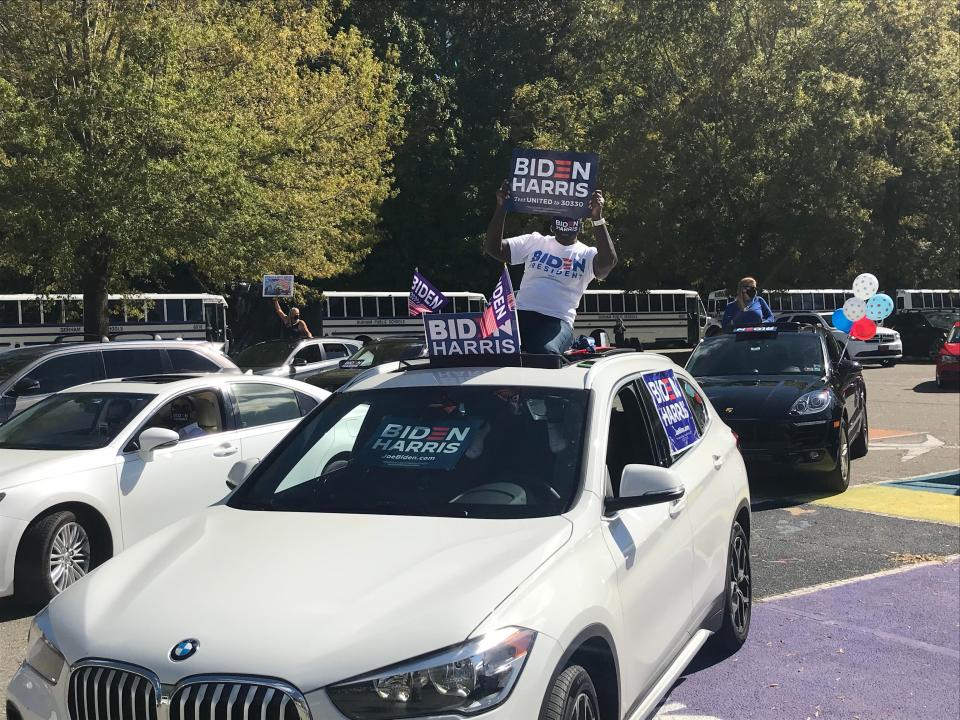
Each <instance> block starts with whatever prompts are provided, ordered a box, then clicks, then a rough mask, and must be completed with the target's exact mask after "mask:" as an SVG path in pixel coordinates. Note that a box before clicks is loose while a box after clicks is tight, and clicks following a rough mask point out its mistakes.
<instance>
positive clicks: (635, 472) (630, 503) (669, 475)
mask: <svg viewBox="0 0 960 720" xmlns="http://www.w3.org/2000/svg"><path fill="white" fill-rule="evenodd" d="M685 492H686V490H685V489H684V487H683V483H682V482H681V481H680V478H679V476H678V475H677V474H676V473H675V472H674V471H673V470H670V469H669V468H662V467H659V466H657V465H627V466H626V467H625V468H624V469H623V474H622V475H621V476H620V497H616V498H607V499H606V500H605V501H604V506H603V509H604V514H606V515H613V514H614V513H616V512H618V511H620V510H626V509H628V508H638V507H646V506H647V505H659V504H660V503H665V502H673V501H674V500H679V499H680V498H682V497H683V495H684V493H685Z"/></svg>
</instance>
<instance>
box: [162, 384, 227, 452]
mask: <svg viewBox="0 0 960 720" xmlns="http://www.w3.org/2000/svg"><path fill="white" fill-rule="evenodd" d="M223 418H224V416H223V403H222V402H221V401H220V394H219V393H217V392H216V391H214V390H194V391H192V392H189V393H185V394H183V395H179V396H178V397H176V398H174V399H173V400H171V401H169V402H168V403H166V404H165V405H164V406H163V407H161V408H160V409H159V410H157V411H156V412H155V413H154V414H153V415H151V416H150V419H149V420H148V421H147V423H146V425H145V426H144V429H146V428H152V427H160V428H166V429H167V430H173V431H174V432H175V433H177V435H179V436H180V439H181V440H192V439H194V438H200V437H205V436H207V435H215V434H216V433H219V432H222V431H223V429H224V419H223Z"/></svg>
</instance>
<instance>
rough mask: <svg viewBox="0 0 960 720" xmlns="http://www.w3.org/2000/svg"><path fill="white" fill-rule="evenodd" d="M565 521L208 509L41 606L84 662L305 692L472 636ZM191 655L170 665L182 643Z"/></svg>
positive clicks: (560, 534) (550, 546) (170, 677)
mask: <svg viewBox="0 0 960 720" xmlns="http://www.w3.org/2000/svg"><path fill="white" fill-rule="evenodd" d="M571 531H572V525H571V523H570V522H569V521H568V520H566V519H565V518H563V517H559V516H558V517H547V518H534V519H524V520H484V519H464V518H432V517H403V516H384V515H338V514H318V513H280V512H255V511H245V510H234V509H232V508H229V507H227V506H215V507H213V508H209V509H207V510H205V511H204V512H202V513H199V514H197V515H194V516H193V517H191V518H188V519H186V520H183V521H181V522H179V523H177V524H175V525H172V526H170V527H168V528H167V529H165V530H162V531H161V532H159V533H157V534H156V535H153V536H152V537H150V538H147V539H146V540H144V541H143V542H141V543H138V544H136V545H134V546H133V547H132V548H131V549H130V550H127V551H126V552H124V553H123V554H122V555H120V556H118V557H117V558H115V559H114V560H111V561H110V562H109V563H107V564H106V565H104V566H102V567H101V568H99V569H97V570H96V571H94V572H93V573H91V574H90V575H89V576H87V577H86V578H84V579H83V580H81V581H80V582H79V583H77V584H76V585H74V586H72V587H71V588H69V589H68V590H67V591H66V592H65V593H63V594H62V595H60V596H58V597H57V598H55V599H54V600H53V602H52V603H51V605H50V614H49V617H50V621H51V630H52V635H53V640H54V641H55V642H56V643H57V645H58V646H59V647H60V649H61V651H62V652H63V654H64V656H65V657H66V659H67V660H68V661H69V662H75V661H76V660H78V659H81V658H84V657H97V658H105V659H110V660H119V661H124V662H128V663H133V664H136V665H141V666H143V667H147V668H150V669H152V670H154V671H155V672H157V673H158V674H159V675H160V680H161V682H164V683H168V682H176V681H177V680H179V679H181V678H182V677H185V676H188V675H194V674H197V673H227V674H252V675H260V676H264V675H266V676H270V677H279V678H282V679H284V680H287V681H288V682H291V683H293V684H294V685H296V686H297V687H298V688H300V690H302V691H304V692H308V691H311V690H314V689H316V688H318V687H323V686H326V685H329V684H331V683H334V682H337V681H339V680H343V679H346V678H349V677H351V676H354V675H358V674H360V673H365V672H368V671H370V670H374V669H377V668H380V667H383V666H385V665H390V664H393V663H396V662H400V661H403V660H406V659H409V658H411V657H415V656H417V655H421V654H424V653H428V652H432V651H434V650H439V649H441V648H444V647H446V646H449V645H452V644H456V643H458V642H461V641H463V640H465V639H466V638H468V637H469V636H470V633H471V632H472V631H473V630H474V629H475V628H476V627H477V625H478V624H479V623H480V622H481V621H482V620H483V619H484V618H485V617H486V616H487V615H488V614H489V613H490V612H491V611H492V610H493V609H494V608H496V607H497V605H498V604H500V603H501V602H502V601H503V600H504V599H505V598H506V597H507V596H508V595H509V594H510V593H511V592H513V591H514V589H515V588H516V587H517V586H518V585H519V584H520V583H521V582H523V580H524V579H526V578H527V577H528V576H529V575H530V574H531V573H533V572H534V570H536V569H537V567H539V566H540V565H541V564H542V563H543V562H545V561H546V560H547V558H549V557H550V556H551V555H552V554H553V553H555V552H557V550H559V549H560V548H561V547H562V546H563V545H564V543H565V542H566V541H567V540H568V539H569V537H570V534H571ZM191 638H192V639H196V640H198V641H199V643H200V650H199V651H198V652H197V654H196V655H195V656H194V657H192V658H190V659H189V660H188V661H185V662H183V663H179V664H174V663H172V662H171V661H170V659H169V657H168V655H169V653H170V651H171V649H172V648H173V646H174V645H175V644H177V643H178V642H180V641H181V640H184V639H191Z"/></svg>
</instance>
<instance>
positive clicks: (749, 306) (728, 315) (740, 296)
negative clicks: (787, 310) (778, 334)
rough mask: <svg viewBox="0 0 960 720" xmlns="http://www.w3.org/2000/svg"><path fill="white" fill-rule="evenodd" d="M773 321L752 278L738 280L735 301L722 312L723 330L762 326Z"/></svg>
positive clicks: (770, 312)
mask: <svg viewBox="0 0 960 720" xmlns="http://www.w3.org/2000/svg"><path fill="white" fill-rule="evenodd" d="M773 321H774V318H773V311H772V310H770V306H769V305H767V301H766V300H764V299H763V298H762V297H760V295H759V293H758V292H757V281H756V279H755V278H752V277H745V278H743V279H742V280H740V283H739V286H738V288H737V297H736V299H735V300H734V301H733V302H731V303H728V304H727V308H726V310H724V312H723V323H722V324H723V329H724V330H729V329H731V328H738V327H747V326H749V325H763V324H765V323H772V322H773Z"/></svg>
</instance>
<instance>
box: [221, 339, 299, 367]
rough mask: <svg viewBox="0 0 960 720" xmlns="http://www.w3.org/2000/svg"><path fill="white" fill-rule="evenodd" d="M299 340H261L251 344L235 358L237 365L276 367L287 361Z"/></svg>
mask: <svg viewBox="0 0 960 720" xmlns="http://www.w3.org/2000/svg"><path fill="white" fill-rule="evenodd" d="M298 344H299V341H295V342H287V341H284V340H278V341H276V342H263V343H257V344H256V345H251V346H250V347H248V348H247V349H246V350H244V351H243V352H241V353H240V354H239V355H237V357H236V358H235V360H234V362H236V363H237V365H238V366H239V367H242V368H249V367H276V366H278V365H283V364H284V363H285V362H287V358H288V357H289V356H290V353H291V352H293V350H294V349H295V348H296V347H297V345H298Z"/></svg>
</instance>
